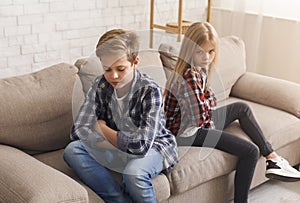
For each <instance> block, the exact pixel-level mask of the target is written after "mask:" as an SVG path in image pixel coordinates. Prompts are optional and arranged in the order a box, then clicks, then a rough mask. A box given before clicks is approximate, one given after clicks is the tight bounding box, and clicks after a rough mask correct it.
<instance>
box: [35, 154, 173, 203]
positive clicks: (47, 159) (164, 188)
mask: <svg viewBox="0 0 300 203" xmlns="http://www.w3.org/2000/svg"><path fill="white" fill-rule="evenodd" d="M63 153H64V150H57V151H53V152H48V153H43V154H38V155H35V156H34V157H35V158H36V159H38V160H39V161H41V162H43V163H45V164H47V165H49V166H51V167H53V168H54V169H56V170H58V171H61V172H63V173H64V174H66V175H68V176H70V177H71V178H73V179H74V180H76V181H77V182H79V183H80V184H81V185H83V186H84V187H85V189H86V190H87V192H88V195H89V200H90V202H91V203H93V202H97V203H100V202H103V200H102V199H101V198H100V197H99V196H98V195H97V194H96V193H95V192H93V191H92V190H91V189H90V188H88V187H87V186H86V185H84V183H82V181H81V180H80V179H79V178H78V176H77V175H76V174H75V172H74V171H73V169H71V168H70V167H69V166H68V165H67V164H66V162H65V161H64V160H63ZM112 175H113V177H114V178H115V180H116V181H117V182H119V183H120V184H121V182H122V177H121V175H120V174H118V173H116V172H112ZM152 184H153V186H154V190H155V193H156V199H157V201H158V202H161V201H163V200H166V199H168V198H169V197H170V195H171V189H170V184H169V181H168V178H167V177H166V175H164V174H162V173H161V174H159V175H158V176H157V177H155V178H154V179H153V181H152Z"/></svg>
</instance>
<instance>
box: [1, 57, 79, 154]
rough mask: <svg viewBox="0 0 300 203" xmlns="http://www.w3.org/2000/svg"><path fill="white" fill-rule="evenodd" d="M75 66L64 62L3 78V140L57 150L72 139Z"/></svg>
mask: <svg viewBox="0 0 300 203" xmlns="http://www.w3.org/2000/svg"><path fill="white" fill-rule="evenodd" d="M76 73H77V68H76V67H75V66H72V65H69V64H65V63H61V64H57V65H54V66H51V67H48V68H45V69H43V70H40V71H38V72H35V73H31V74H27V75H23V76H16V77H11V78H5V79H1V80H0V95H1V97H0V104H1V108H0V115H5V116H1V117H0V128H1V131H0V143H2V144H6V145H10V146H14V147H17V148H20V149H22V150H26V151H27V152H31V153H35V152H41V151H49V150H56V149H60V148H63V147H65V146H66V144H67V143H68V142H69V131H70V127H71V124H72V106H71V102H72V91H73V85H74V81H75V78H76Z"/></svg>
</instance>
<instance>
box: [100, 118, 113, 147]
mask: <svg viewBox="0 0 300 203" xmlns="http://www.w3.org/2000/svg"><path fill="white" fill-rule="evenodd" d="M94 129H95V130H96V131H97V132H98V133H99V134H101V135H103V137H105V138H106V139H107V140H108V141H109V142H110V144H112V145H114V146H115V147H116V146H117V131H115V130H113V129H111V128H110V127H108V126H107V125H106V122H105V121H104V120H97V122H96V123H95V125H94Z"/></svg>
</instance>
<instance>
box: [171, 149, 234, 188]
mask: <svg viewBox="0 0 300 203" xmlns="http://www.w3.org/2000/svg"><path fill="white" fill-rule="evenodd" d="M179 157H180V158H179V163H178V164H177V165H175V167H174V168H173V170H172V171H171V172H170V173H169V174H168V179H169V181H170V185H171V192H172V194H178V193H183V192H185V191H187V190H190V189H192V188H194V187H197V186H198V185H200V184H202V183H205V182H206V181H209V180H211V179H213V178H216V177H219V176H222V175H225V174H228V173H230V172H231V171H232V170H234V168H235V165H236V161H237V159H236V158H235V157H234V156H232V155H230V154H227V153H225V152H222V151H220V150H217V149H212V148H205V147H202V148H200V147H179Z"/></svg>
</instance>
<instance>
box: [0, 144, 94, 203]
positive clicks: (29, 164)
mask: <svg viewBox="0 0 300 203" xmlns="http://www.w3.org/2000/svg"><path fill="white" fill-rule="evenodd" d="M0 154H1V159H0V166H1V167H0V174H1V176H0V202H14V203H19V202H23V203H24V202H26V203H35V202H45V203H46V202H49V203H50V202H51V203H55V202H81V203H82V202H88V194H87V191H86V190H85V189H84V188H83V187H82V186H81V185H80V184H79V183H77V182H76V181H75V180H73V179H71V178H70V177H68V176H67V175H64V174H63V173H61V172H59V171H57V170H55V169H53V168H51V167H50V166H47V165H45V164H43V163H42V162H40V161H38V160H37V159H35V158H33V157H32V156H30V155H28V154H26V153H24V152H22V151H20V150H18V149H16V148H13V147H9V146H5V145H0Z"/></svg>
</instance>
